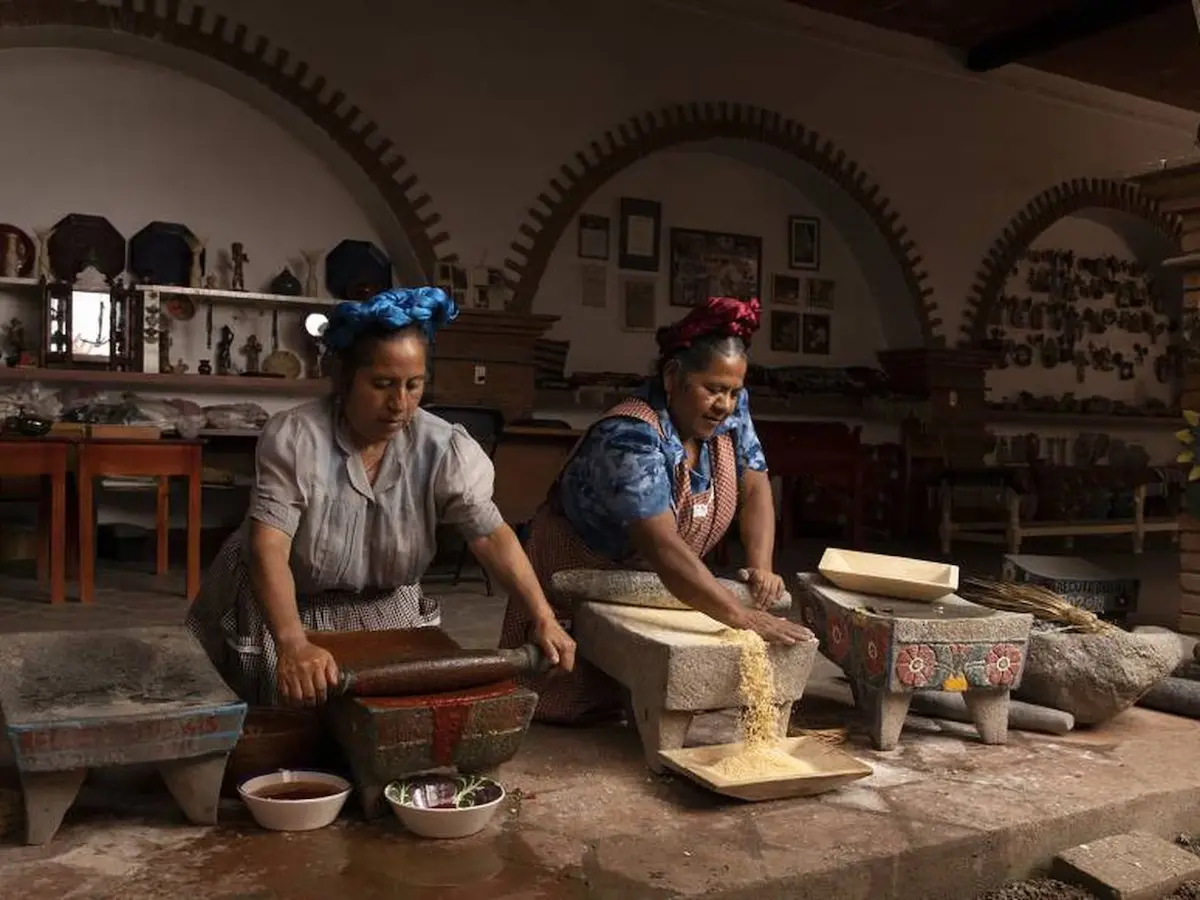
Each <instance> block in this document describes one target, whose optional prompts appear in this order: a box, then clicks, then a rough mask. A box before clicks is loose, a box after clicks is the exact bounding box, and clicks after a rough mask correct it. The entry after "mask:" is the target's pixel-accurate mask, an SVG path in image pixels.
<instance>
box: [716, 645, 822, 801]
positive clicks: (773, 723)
mask: <svg viewBox="0 0 1200 900" xmlns="http://www.w3.org/2000/svg"><path fill="white" fill-rule="evenodd" d="M721 637H722V638H723V639H725V640H727V641H730V642H731V643H734V644H737V645H738V646H739V648H740V650H741V654H740V656H739V657H738V674H739V676H740V679H741V680H740V684H739V688H740V690H741V694H742V702H743V703H744V704H745V707H744V709H743V710H742V750H741V751H739V752H738V753H734V754H733V755H731V756H727V757H725V758H724V759H722V760H721V761H720V762H717V763H715V764H714V765H712V766H709V767H708V768H709V769H710V771H712V772H713V773H714V774H716V775H718V776H720V777H721V778H723V779H726V780H728V781H754V780H756V779H759V778H772V777H779V776H782V775H807V774H810V773H811V772H812V767H810V766H809V765H807V764H806V763H803V762H801V761H800V760H798V759H796V758H795V757H794V756H791V755H789V754H787V753H785V752H783V750H781V749H779V710H778V709H777V708H776V706H775V672H774V669H773V668H772V666H771V659H770V657H769V656H767V645H766V642H765V641H763V639H762V638H761V637H759V636H758V635H757V634H755V633H754V632H753V631H741V630H732V629H731V630H729V631H724V632H722V633H721Z"/></svg>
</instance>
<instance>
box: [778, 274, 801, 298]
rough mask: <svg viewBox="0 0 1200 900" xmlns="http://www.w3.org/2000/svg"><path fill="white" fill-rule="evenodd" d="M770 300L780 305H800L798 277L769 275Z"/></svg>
mask: <svg viewBox="0 0 1200 900" xmlns="http://www.w3.org/2000/svg"><path fill="white" fill-rule="evenodd" d="M771 302H772V303H775V304H777V305H780V306H799V305H800V279H799V278H797V277H796V276H795V275H780V274H779V273H778V272H777V273H775V274H774V275H772V276H771Z"/></svg>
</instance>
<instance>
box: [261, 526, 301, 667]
mask: <svg viewBox="0 0 1200 900" xmlns="http://www.w3.org/2000/svg"><path fill="white" fill-rule="evenodd" d="M291 546H292V542H291V539H290V538H289V537H288V536H287V535H286V534H284V533H283V532H282V531H279V530H278V529H275V528H271V527H270V526H267V525H261V524H259V523H258V522H252V523H251V525H250V562H249V568H250V584H251V586H252V587H253V588H254V597H255V599H256V600H257V601H258V605H259V608H260V609H261V610H262V612H263V617H264V618H265V619H266V620H267V628H269V629H270V631H271V636H272V637H273V638H275V643H276V645H277V646H280V647H283V646H287V645H289V644H291V645H295V644H299V643H303V642H304V641H305V640H307V637H306V636H305V633H304V625H303V624H302V623H301V621H300V610H299V608H298V607H297V605H296V582H295V579H294V578H293V577H292V569H291V566H290V565H288V557H289V555H290V554H291Z"/></svg>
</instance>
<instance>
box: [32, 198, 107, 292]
mask: <svg viewBox="0 0 1200 900" xmlns="http://www.w3.org/2000/svg"><path fill="white" fill-rule="evenodd" d="M46 244H47V252H48V253H49V256H50V271H51V272H53V273H54V277H55V278H57V279H58V280H59V281H62V282H66V283H67V284H74V283H75V277H76V276H77V275H78V274H79V273H80V272H82V271H83V270H84V269H85V268H87V267H88V266H91V267H93V268H95V269H96V271H98V272H100V273H101V274H103V275H104V276H105V277H106V278H108V280H109V281H110V282H111V281H112V280H113V279H114V278H116V277H117V276H118V275H120V274H121V273H122V272H124V271H125V252H126V245H125V238H124V237H123V236H122V234H121V232H119V231H117V229H116V228H114V227H113V225H112V223H111V222H109V221H108V219H106V218H104V217H103V216H88V215H84V214H83V213H71V214H70V215H68V216H63V217H62V218H61V219H59V221H58V224H56V225H55V226H54V233H53V234H51V235H50V239H49V240H48V241H47V242H46Z"/></svg>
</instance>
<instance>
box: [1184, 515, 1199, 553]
mask: <svg viewBox="0 0 1200 900" xmlns="http://www.w3.org/2000/svg"><path fill="white" fill-rule="evenodd" d="M1179 523H1180V529H1179V549H1180V550H1182V551H1184V552H1185V553H1200V531H1191V530H1188V531H1184V530H1183V518H1182V517H1181V518H1180V520H1179Z"/></svg>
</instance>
